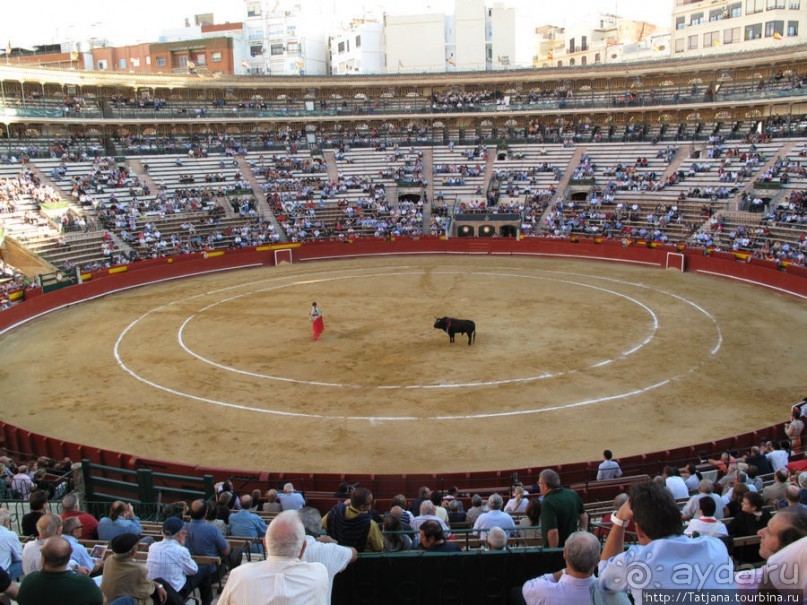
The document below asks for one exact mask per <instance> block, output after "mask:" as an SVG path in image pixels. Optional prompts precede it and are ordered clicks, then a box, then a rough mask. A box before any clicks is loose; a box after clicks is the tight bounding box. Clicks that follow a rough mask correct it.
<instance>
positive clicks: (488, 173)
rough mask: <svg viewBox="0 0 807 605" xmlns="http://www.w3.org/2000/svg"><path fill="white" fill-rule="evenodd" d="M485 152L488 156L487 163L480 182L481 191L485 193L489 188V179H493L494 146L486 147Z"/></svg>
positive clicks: (494, 165) (494, 164) (495, 150)
mask: <svg viewBox="0 0 807 605" xmlns="http://www.w3.org/2000/svg"><path fill="white" fill-rule="evenodd" d="M485 151H486V152H487V154H488V161H487V163H486V164H485V176H484V179H483V180H482V191H485V192H487V191H488V189H489V188H490V179H491V178H493V171H494V169H495V168H496V152H497V151H498V150H497V149H496V146H495V145H494V146H493V147H487V148H486V149H485Z"/></svg>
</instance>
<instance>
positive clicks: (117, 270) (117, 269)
mask: <svg viewBox="0 0 807 605" xmlns="http://www.w3.org/2000/svg"><path fill="white" fill-rule="evenodd" d="M128 270H129V265H123V266H122V267H112V268H111V269H109V274H110V275H111V274H113V273H124V272H126V271H128Z"/></svg>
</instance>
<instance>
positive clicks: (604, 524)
mask: <svg viewBox="0 0 807 605" xmlns="http://www.w3.org/2000/svg"><path fill="white" fill-rule="evenodd" d="M627 501H628V494H625V493H622V494H617V495H616V498H614V508H613V510H612V511H611V512H610V513H605V514H604V515H603V516H602V519H600V523H599V525H598V526H597V527H596V528H594V535H595V536H597V537H598V538H600V539H602V538H607V537H608V534H609V533H610V532H611V527H613V521H611V518H612V517H613V516H614V515H615V514H616V511H618V510H619V509H620V507H621V506H622V505H623V504H625V502H627ZM625 533H626V534H630V535H631V537H633V536H635V535H636V524H635V523H634V522H633V519H631V520H630V521H629V522H628V524H627V525H626V526H625Z"/></svg>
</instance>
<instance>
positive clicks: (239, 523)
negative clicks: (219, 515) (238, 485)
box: [229, 494, 266, 552]
mask: <svg viewBox="0 0 807 605" xmlns="http://www.w3.org/2000/svg"><path fill="white" fill-rule="evenodd" d="M251 506H252V496H250V495H249V494H245V495H243V496H241V507H242V508H241V510H239V511H237V512H233V513H230V523H229V525H230V534H231V535H232V536H237V537H239V538H259V540H257V541H255V542H254V543H253V544H252V552H260V542H261V540H263V537H264V536H265V535H266V522H265V521H264V520H263V519H261V518H260V517H259V516H258V515H256V514H255V513H251V512H249V509H250V507H251Z"/></svg>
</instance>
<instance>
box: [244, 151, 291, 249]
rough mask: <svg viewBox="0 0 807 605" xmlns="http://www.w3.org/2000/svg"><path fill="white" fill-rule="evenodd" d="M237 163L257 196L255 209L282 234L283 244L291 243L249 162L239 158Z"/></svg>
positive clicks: (276, 231)
mask: <svg viewBox="0 0 807 605" xmlns="http://www.w3.org/2000/svg"><path fill="white" fill-rule="evenodd" d="M235 161H236V162H238V170H239V172H240V173H241V177H242V178H243V179H244V180H245V181H246V182H247V183H249V186H250V187H252V193H253V194H254V196H255V208H256V210H257V211H258V214H260V215H261V216H263V217H264V218H265V219H266V220H268V221H269V222H270V223H272V225H273V226H274V228H275V233H279V234H280V241H281V242H287V241H289V238H288V237H286V230H285V229H283V227H282V226H281V225H280V223H279V222H277V217H276V216H275V213H274V212H272V208H271V207H270V206H269V202H267V201H266V194H265V193H264V191H263V189H261V186H260V183H258V179H256V178H255V174H254V173H253V172H252V169H251V168H250V166H249V164H248V163H247V160H246V159H245V158H243V157H240V156H239V157H237V158H236V159H235Z"/></svg>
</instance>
